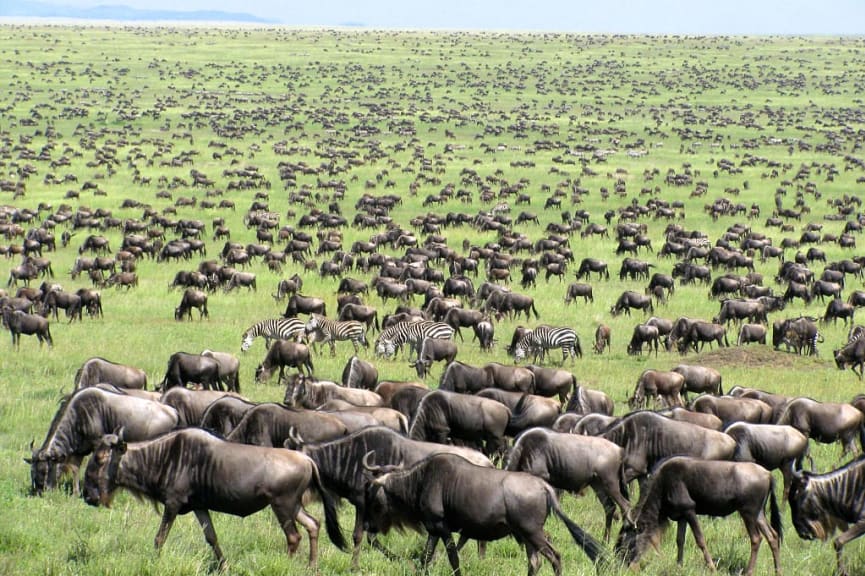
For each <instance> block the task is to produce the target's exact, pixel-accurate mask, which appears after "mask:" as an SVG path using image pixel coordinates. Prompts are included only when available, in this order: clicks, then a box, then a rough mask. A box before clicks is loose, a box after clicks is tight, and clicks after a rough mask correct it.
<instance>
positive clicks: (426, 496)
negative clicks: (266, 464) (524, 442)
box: [366, 454, 601, 576]
mask: <svg viewBox="0 0 865 576" xmlns="http://www.w3.org/2000/svg"><path fill="white" fill-rule="evenodd" d="M366 468H368V469H370V471H371V472H372V473H373V474H377V475H378V477H377V478H375V479H374V480H372V481H371V482H370V484H369V486H368V487H367V493H366V507H367V511H368V512H367V517H368V519H369V525H370V530H371V531H375V532H387V531H388V530H389V529H390V528H391V527H394V526H395V527H401V526H407V527H411V528H414V529H418V528H419V527H421V526H422V527H423V528H424V529H425V530H426V532H427V543H426V547H425V550H424V555H423V559H422V566H423V567H424V568H425V567H426V566H427V564H429V562H430V560H431V559H432V554H433V552H434V551H435V547H436V545H437V544H438V541H439V540H443V541H444V544H445V548H446V549H447V553H448V560H449V561H450V565H451V569H452V570H453V571H454V574H457V575H459V574H460V573H461V572H460V567H459V555H458V552H457V550H458V546H457V545H456V544H455V543H454V541H453V533H454V532H459V533H460V542H461V543H462V542H464V541H465V540H468V539H475V540H479V541H490V540H498V539H499V538H503V537H505V536H508V535H513V536H514V537H515V538H516V540H517V542H520V543H521V544H523V545H524V546H525V548H526V556H527V558H528V562H529V575H530V576H532V575H534V574H535V573H536V572H537V571H538V569H539V568H540V559H539V558H538V553H539V552H540V553H541V554H543V556H544V557H546V558H547V559H548V560H549V561H550V563H551V564H552V565H553V571H554V573H555V574H556V575H557V576H559V575H560V574H561V571H562V567H561V558H560V556H559V554H558V552H557V551H556V550H555V549H554V548H553V546H552V544H551V543H550V541H549V540H548V539H547V537H546V535H545V534H544V523H545V522H546V518H547V515H548V514H549V511H550V509H552V510H553V512H555V514H556V515H557V516H558V517H559V518H560V519H561V520H562V521H563V522H564V523H565V526H567V528H568V531H569V532H570V534H571V536H572V537H573V539H574V541H575V542H576V543H577V545H579V546H580V547H581V548H582V549H583V551H584V552H585V553H586V555H587V556H588V557H589V559H591V560H592V561H594V560H595V559H596V558H597V557H598V555H599V554H600V552H601V549H600V545H599V544H598V543H597V542H595V541H594V539H593V538H592V537H591V536H589V535H588V534H587V533H586V532H584V531H583V530H582V529H581V528H580V527H579V526H577V525H576V524H574V522H573V521H572V520H570V519H569V518H568V517H567V516H565V514H564V512H562V510H561V507H560V506H559V502H558V499H557V498H556V495H555V492H554V491H553V489H552V487H550V485H549V484H547V483H546V482H544V481H543V480H541V479H540V478H537V477H535V476H532V475H531V474H525V473H522V472H507V471H504V470H498V469H495V468H485V467H482V466H477V465H475V464H473V463H471V462H469V461H468V460H466V459H464V458H462V457H461V456H457V455H453V454H434V455H432V456H429V457H427V458H426V459H424V460H422V461H420V462H418V463H416V464H414V465H413V466H411V467H410V468H407V469H400V467H397V468H396V469H395V468H394V467H393V466H386V467H382V468H377V469H376V468H373V467H372V466H370V465H369V463H367V464H366Z"/></svg>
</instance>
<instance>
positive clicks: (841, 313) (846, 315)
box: [823, 298, 856, 326]
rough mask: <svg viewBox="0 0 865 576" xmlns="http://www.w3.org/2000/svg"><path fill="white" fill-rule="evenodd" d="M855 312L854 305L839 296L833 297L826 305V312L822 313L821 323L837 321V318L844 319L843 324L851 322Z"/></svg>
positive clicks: (835, 322)
mask: <svg viewBox="0 0 865 576" xmlns="http://www.w3.org/2000/svg"><path fill="white" fill-rule="evenodd" d="M855 314H856V307H855V306H853V305H852V304H848V303H846V302H844V301H843V300H841V299H840V298H835V299H834V300H832V301H831V302H829V304H828V305H827V306H826V313H825V314H824V315H823V323H824V324H828V323H829V320H832V324H837V323H838V318H842V319H843V320H844V326H847V324H848V323H850V324H852V323H853V316H854V315H855Z"/></svg>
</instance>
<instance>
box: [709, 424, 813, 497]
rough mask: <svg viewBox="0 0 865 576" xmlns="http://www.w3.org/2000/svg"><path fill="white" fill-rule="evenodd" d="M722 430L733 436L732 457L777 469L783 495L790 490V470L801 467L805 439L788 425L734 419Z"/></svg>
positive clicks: (806, 449) (806, 447) (767, 468)
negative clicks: (734, 450)
mask: <svg viewBox="0 0 865 576" xmlns="http://www.w3.org/2000/svg"><path fill="white" fill-rule="evenodd" d="M724 432H726V433H727V434H729V435H730V436H732V437H733V438H735V439H736V453H735V454H733V460H737V461H740V462H756V463H757V464H759V465H760V466H762V467H763V468H765V469H766V470H776V469H778V470H781V474H782V475H783V477H784V498H783V500H786V499H787V495H788V494H789V492H790V483H791V481H792V471H793V470H794V466H795V469H797V470H801V469H802V460H803V459H804V458H805V456H807V455H808V438H807V437H806V436H805V435H804V434H802V433H801V432H799V431H798V430H796V429H795V428H793V427H792V426H779V425H777V424H751V423H749V422H735V423H733V424H730V425H729V426H727V427H726V428H725V429H724Z"/></svg>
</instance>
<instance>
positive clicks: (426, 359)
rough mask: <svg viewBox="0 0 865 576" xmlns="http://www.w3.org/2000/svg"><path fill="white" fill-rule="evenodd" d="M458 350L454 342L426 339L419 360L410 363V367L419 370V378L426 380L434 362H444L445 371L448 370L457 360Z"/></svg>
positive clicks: (422, 344) (422, 343) (418, 356)
mask: <svg viewBox="0 0 865 576" xmlns="http://www.w3.org/2000/svg"><path fill="white" fill-rule="evenodd" d="M457 350H458V349H457V345H456V343H455V342H453V341H452V340H443V339H441V338H424V339H423V341H422V342H421V346H420V352H418V355H417V360H415V361H414V362H409V366H413V367H414V368H415V369H416V370H417V377H418V378H426V375H427V374H428V373H429V370H430V367H431V366H432V365H433V362H439V361H442V360H444V363H445V369H447V366H448V365H449V364H450V363H451V362H453V361H454V358H456V355H457Z"/></svg>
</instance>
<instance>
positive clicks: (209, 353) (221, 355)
mask: <svg viewBox="0 0 865 576" xmlns="http://www.w3.org/2000/svg"><path fill="white" fill-rule="evenodd" d="M201 355H202V356H206V357H208V358H213V359H214V360H216V362H217V364H219V379H220V380H221V381H222V384H223V386H225V388H226V390H228V391H229V392H237V393H240V360H238V358H237V356H235V355H234V354H229V353H228V352H214V351H213V350H203V351H202V352H201Z"/></svg>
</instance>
